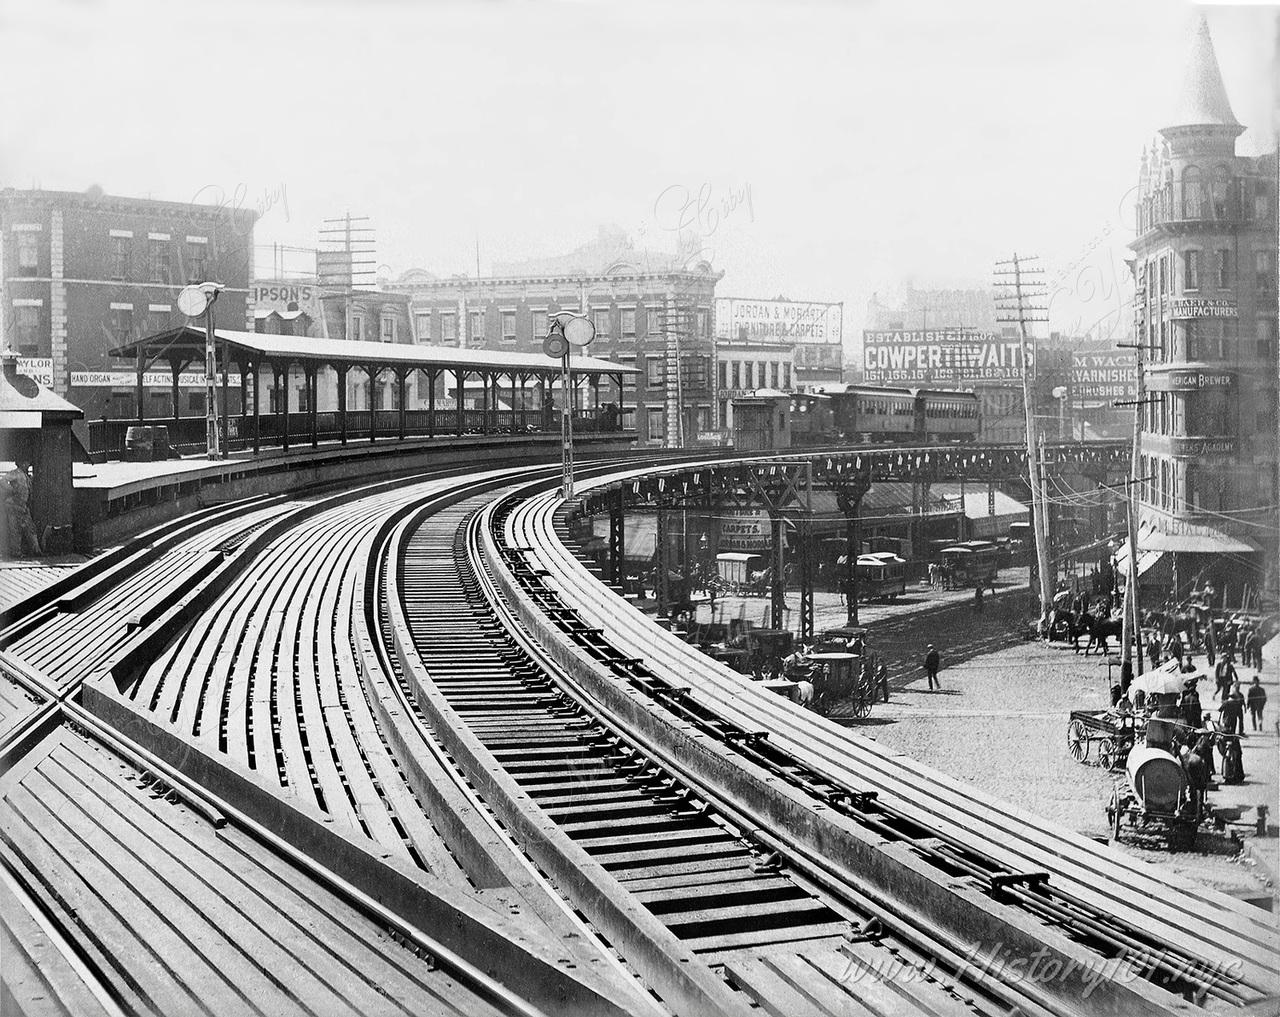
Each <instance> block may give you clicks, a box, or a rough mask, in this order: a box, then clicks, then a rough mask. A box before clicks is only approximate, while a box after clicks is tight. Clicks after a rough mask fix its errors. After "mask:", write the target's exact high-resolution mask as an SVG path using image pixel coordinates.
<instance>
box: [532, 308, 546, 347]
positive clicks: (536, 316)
mask: <svg viewBox="0 0 1280 1017" xmlns="http://www.w3.org/2000/svg"><path fill="white" fill-rule="evenodd" d="M529 335H530V336H531V337H532V338H533V339H534V340H535V341H540V340H542V339H544V338H546V335H547V309H546V308H545V307H531V308H529Z"/></svg>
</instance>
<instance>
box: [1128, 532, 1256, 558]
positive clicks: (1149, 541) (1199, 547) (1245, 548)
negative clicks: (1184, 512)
mask: <svg viewBox="0 0 1280 1017" xmlns="http://www.w3.org/2000/svg"><path fill="white" fill-rule="evenodd" d="M1138 540H1139V542H1140V544H1141V549H1142V551H1148V550H1149V551H1177V552H1179V553H1180V554H1255V553H1257V550H1258V549H1257V548H1256V547H1254V546H1253V545H1251V544H1247V543H1245V542H1244V541H1243V540H1239V539H1237V538H1236V537H1229V536H1227V534H1225V533H1156V532H1146V533H1143V534H1141V535H1140V536H1139V538H1138Z"/></svg>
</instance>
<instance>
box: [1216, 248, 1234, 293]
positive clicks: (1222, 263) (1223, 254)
mask: <svg viewBox="0 0 1280 1017" xmlns="http://www.w3.org/2000/svg"><path fill="white" fill-rule="evenodd" d="M1230 285H1231V252H1230V251H1228V250H1226V249H1225V248H1223V249H1222V250H1219V251H1218V289H1220V290H1225V289H1226V288H1227V287H1229V286H1230Z"/></svg>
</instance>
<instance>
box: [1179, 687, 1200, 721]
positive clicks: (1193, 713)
mask: <svg viewBox="0 0 1280 1017" xmlns="http://www.w3.org/2000/svg"><path fill="white" fill-rule="evenodd" d="M1179 705H1180V706H1181V707H1182V722H1183V723H1184V724H1186V725H1187V726H1188V727H1192V728H1198V727H1200V726H1201V725H1202V723H1203V714H1204V708H1203V707H1202V706H1201V705H1200V693H1199V692H1197V691H1196V683H1195V682H1193V681H1192V682H1187V684H1186V688H1185V690H1184V691H1183V693H1182V702H1181V703H1180V704H1179Z"/></svg>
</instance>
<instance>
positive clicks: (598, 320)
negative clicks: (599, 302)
mask: <svg viewBox="0 0 1280 1017" xmlns="http://www.w3.org/2000/svg"><path fill="white" fill-rule="evenodd" d="M591 324H593V325H594V326H595V327H596V335H597V336H601V337H604V336H607V335H608V334H609V308H607V307H593V308H592V309H591Z"/></svg>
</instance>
